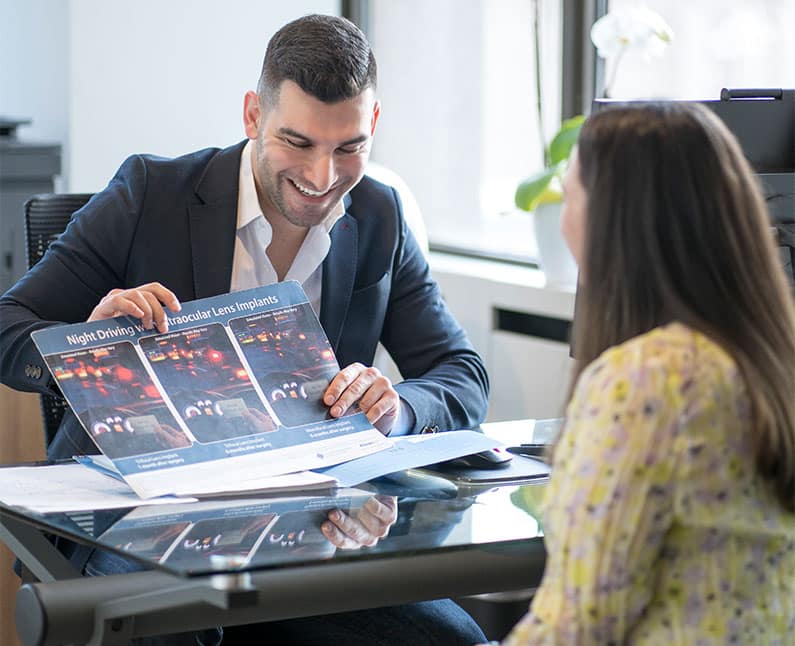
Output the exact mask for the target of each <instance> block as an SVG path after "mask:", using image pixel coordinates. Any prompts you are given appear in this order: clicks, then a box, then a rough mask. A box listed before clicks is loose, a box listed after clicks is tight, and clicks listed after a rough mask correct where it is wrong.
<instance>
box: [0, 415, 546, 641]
mask: <svg viewBox="0 0 795 646" xmlns="http://www.w3.org/2000/svg"><path fill="white" fill-rule="evenodd" d="M484 430H485V431H486V432H487V434H488V435H490V436H494V437H495V438H496V439H500V440H501V441H503V442H506V443H519V442H533V441H534V442H538V441H545V439H544V437H543V433H544V432H545V431H544V425H543V423H538V428H536V429H535V431H536V432H535V435H534V429H533V422H532V421H530V422H527V421H526V422H522V423H518V422H513V423H511V424H510V425H507V424H503V425H500V424H496V425H485V428H484ZM523 459H525V458H522V457H520V456H516V457H515V458H514V460H523ZM545 482H546V480H545V479H541V480H538V479H537V480H533V481H527V482H524V483H521V482H513V483H511V482H509V483H507V484H501V485H497V486H495V485H494V484H491V483H478V482H472V481H468V482H466V483H462V482H456V481H453V480H451V479H447V478H444V477H441V476H439V475H436V473H435V472H434V473H431V472H427V471H423V470H410V471H403V472H398V473H395V474H390V475H389V476H385V477H382V478H378V479H376V480H373V481H371V482H368V483H365V484H364V485H362V486H360V487H357V488H355V489H339V490H328V491H324V492H320V493H316V494H314V495H307V494H304V495H297V496H286V497H285V496H279V497H267V496H225V497H222V498H215V499H204V500H201V501H199V502H195V503H179V504H170V505H161V506H139V507H134V508H127V509H113V510H103V509H98V510H93V511H90V512H85V511H81V512H61V513H36V512H32V511H30V510H26V509H21V508H14V507H8V506H4V505H0V538H2V540H3V541H4V542H5V543H6V544H8V546H9V547H10V548H11V549H12V551H14V552H15V553H16V554H17V556H18V557H19V558H20V560H21V561H22V562H23V563H24V564H25V565H26V566H27V567H28V568H29V569H30V570H31V571H32V572H33V573H34V574H35V575H36V577H37V578H38V579H39V581H40V582H38V583H28V584H25V585H23V586H22V588H20V591H19V593H18V595H17V607H16V623H17V628H18V632H19V634H20V638H21V639H22V640H23V642H24V643H25V644H49V643H91V644H122V643H124V644H126V643H128V641H129V639H130V638H132V637H138V636H146V635H153V634H162V633H169V632H179V631H183V630H187V629H200V628H205V627H210V626H214V625H232V624H241V623H250V622H254V621H267V620H275V619H284V618H291V617H301V616H310V615H316V614H323V613H330V612H341V611H346V610H354V609H361V608H368V607H379V606H384V605H394V604H399V603H407V602H411V601H421V600H425V599H434V598H443V597H458V596H466V595H474V594H481V593H489V592H504V591H510V590H519V589H526V588H530V587H534V586H536V585H537V584H538V582H539V581H540V578H541V575H542V572H543V567H544V556H545V555H544V548H543V542H542V536H543V533H542V528H541V526H540V523H539V520H538V511H537V510H538V504H539V501H540V498H541V496H542V494H543V490H544V487H545ZM373 497H375V498H376V499H378V500H380V501H382V502H385V503H389V504H390V505H394V507H395V509H396V513H395V514H394V518H393V519H392V521H393V522H391V526H389V528H388V534H387V535H386V536H385V537H383V538H381V539H380V540H379V541H378V542H377V543H376V544H375V545H370V546H364V545H362V546H357V545H355V541H354V545H353V547H356V549H340V548H337V547H335V546H334V545H333V544H331V543H330V542H329V541H328V540H327V539H326V538H325V536H324V534H323V533H322V532H321V531H320V525H321V523H322V522H323V521H324V520H325V519H326V517H327V514H328V512H329V511H330V510H332V509H339V510H342V511H343V512H345V513H347V514H349V515H351V516H353V517H356V516H357V515H358V514H361V513H362V512H363V509H364V505H365V504H366V503H367V501H368V500H370V499H371V498H373ZM43 533H47V534H49V535H55V536H59V537H64V538H67V539H71V540H73V541H75V542H78V543H81V544H84V545H88V546H90V547H93V548H100V549H103V550H106V551H109V552H113V553H116V554H118V555H120V556H124V557H125V558H127V559H129V560H131V561H133V562H134V563H136V564H137V565H138V566H139V567H140V570H141V571H137V572H132V573H129V574H122V575H113V576H104V577H93V578H92V577H79V576H78V574H77V572H75V571H74V569H73V568H72V566H71V564H70V563H69V562H68V561H67V560H66V559H65V558H64V557H63V556H62V555H61V554H60V553H59V552H58V551H57V550H56V549H55V548H54V547H53V545H52V544H51V542H50V541H48V540H47V539H46V538H45V537H44V535H43Z"/></svg>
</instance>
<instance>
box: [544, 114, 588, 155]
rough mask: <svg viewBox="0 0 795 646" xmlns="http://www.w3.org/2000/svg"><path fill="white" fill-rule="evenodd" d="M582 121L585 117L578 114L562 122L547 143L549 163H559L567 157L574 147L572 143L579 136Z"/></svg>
mask: <svg viewBox="0 0 795 646" xmlns="http://www.w3.org/2000/svg"><path fill="white" fill-rule="evenodd" d="M584 121H585V117H584V116H583V115H578V116H576V117H572V118H571V119H566V120H565V121H564V122H563V125H562V126H561V127H560V130H558V132H557V134H556V135H555V137H554V138H553V139H552V141H551V143H550V144H549V162H550V164H552V165H555V164H559V163H560V162H562V161H564V160H566V159H568V158H569V155H570V154H571V149H572V148H574V144H576V143H577V138H578V137H579V136H580V129H581V128H582V124H583V122H584Z"/></svg>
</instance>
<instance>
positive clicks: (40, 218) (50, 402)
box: [24, 193, 92, 447]
mask: <svg viewBox="0 0 795 646" xmlns="http://www.w3.org/2000/svg"><path fill="white" fill-rule="evenodd" d="M91 196H92V193H71V194H70V193H65V194H57V193H47V194H42V195H34V196H33V197H31V198H30V199H29V200H28V201H27V202H25V206H24V209H25V243H26V251H27V259H28V269H30V268H31V267H33V265H35V264H36V263H37V262H38V261H39V260H41V259H42V257H43V256H44V254H45V252H46V251H47V247H49V246H50V243H51V242H52V241H53V240H55V239H56V238H57V237H58V236H59V235H61V233H62V232H63V230H64V229H66V225H67V224H69V220H70V219H71V217H72V214H73V213H74V212H75V211H77V210H78V209H79V208H80V207H82V206H83V205H84V204H85V203H86V202H88V200H89V199H91ZM40 399H41V414H42V418H43V419H44V443H45V444H44V446H45V447H47V446H49V445H50V442H51V441H52V439H53V438H54V437H55V433H56V431H57V430H58V427H59V426H60V425H61V420H62V419H63V416H64V413H65V412H66V409H67V403H66V400H64V399H63V398H62V397H55V396H52V395H41V396H40Z"/></svg>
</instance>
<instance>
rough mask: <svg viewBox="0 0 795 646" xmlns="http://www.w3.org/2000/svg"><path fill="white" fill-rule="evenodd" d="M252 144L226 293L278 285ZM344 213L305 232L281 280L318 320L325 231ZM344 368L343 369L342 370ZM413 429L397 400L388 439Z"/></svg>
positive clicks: (245, 156) (327, 240) (340, 209)
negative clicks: (300, 292) (294, 286)
mask: <svg viewBox="0 0 795 646" xmlns="http://www.w3.org/2000/svg"><path fill="white" fill-rule="evenodd" d="M251 148H252V143H251V140H249V141H248V142H247V143H246V145H245V146H244V147H243V152H242V154H241V155H240V173H239V176H238V198H237V237H236V239H235V255H234V259H233V261H232V283H231V285H230V287H229V291H231V292H238V291H240V290H242V289H251V288H253V287H260V286H262V285H271V284H273V283H276V282H278V281H279V278H278V276H277V275H276V270H275V269H274V267H273V263H272V262H271V260H270V258H269V257H268V254H267V249H268V245H269V244H270V243H271V238H272V237H273V229H272V228H271V225H270V223H269V222H268V221H267V220H266V219H265V216H264V215H263V214H262V209H260V206H259V199H257V187H256V185H255V184H254V172H253V170H252V168H251V154H252V150H251ZM344 213H345V208H344V206H343V204H342V202H340V203H339V205H338V206H337V208H336V209H335V210H334V211H333V212H332V213H331V214H330V215H329V216H328V217H327V218H326V219H325V220H323V222H321V223H320V224H317V225H315V226H313V227H311V228H310V229H309V231H308V232H307V234H306V238H304V241H303V243H302V244H301V247H300V249H298V253H297V254H296V256H295V259H294V260H293V264H292V265H291V266H290V269H289V270H288V271H287V275H286V276H285V277H284V280H297V281H298V282H299V283H301V285H302V287H303V288H304V291H305V292H306V295H307V297H308V298H309V302H310V304H311V305H312V309H314V310H315V314H317V315H318V317H319V316H320V297H321V291H322V287H323V261H324V260H325V259H326V255H327V254H328V250H329V247H330V246H331V237H330V236H329V231H331V228H332V227H333V226H334V224H335V223H336V222H337V220H339V219H340V217H342V215H343V214H344ZM343 367H344V366H343ZM413 425H414V411H412V410H411V408H410V407H409V406H408V404H406V402H404V401H403V400H402V399H401V400H400V415H399V416H398V420H397V423H396V424H395V426H394V427H393V429H392V431H391V433H390V435H404V434H405V433H407V432H408V431H409V429H410V428H411V427H412V426H413Z"/></svg>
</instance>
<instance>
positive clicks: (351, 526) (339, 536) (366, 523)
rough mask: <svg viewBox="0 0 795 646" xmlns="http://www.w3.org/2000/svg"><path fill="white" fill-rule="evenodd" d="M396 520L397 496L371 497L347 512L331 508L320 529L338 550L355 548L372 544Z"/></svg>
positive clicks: (386, 531)
mask: <svg viewBox="0 0 795 646" xmlns="http://www.w3.org/2000/svg"><path fill="white" fill-rule="evenodd" d="M396 520H397V498H395V497H394V496H373V497H372V498H369V499H368V500H367V502H366V503H364V505H363V506H362V507H361V508H360V509H356V510H351V511H350V512H348V513H346V512H344V511H342V510H341V509H334V510H332V511H330V512H329V515H328V520H327V521H324V522H323V524H322V525H321V526H320V529H321V531H322V532H323V535H324V536H325V537H326V538H327V539H328V540H329V541H330V542H331V543H333V544H334V545H336V546H337V547H338V548H339V549H347V550H355V549H359V548H360V547H373V545H375V544H376V543H378V541H379V540H380V539H382V538H383V537H384V536H386V535H387V534H388V533H389V528H390V527H392V525H394V524H395V521H396Z"/></svg>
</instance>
